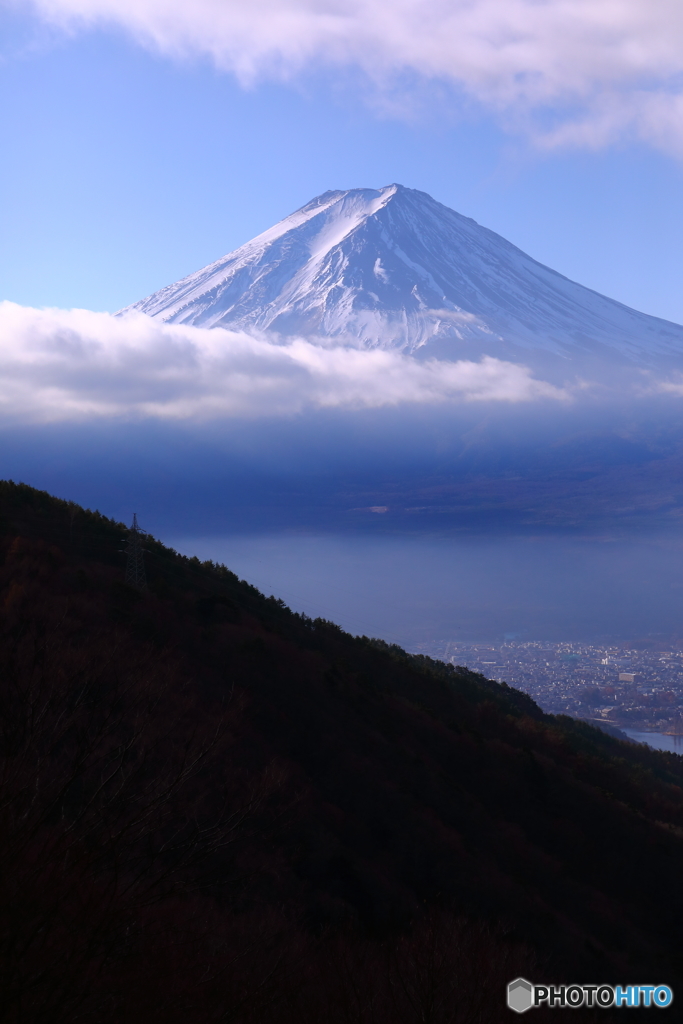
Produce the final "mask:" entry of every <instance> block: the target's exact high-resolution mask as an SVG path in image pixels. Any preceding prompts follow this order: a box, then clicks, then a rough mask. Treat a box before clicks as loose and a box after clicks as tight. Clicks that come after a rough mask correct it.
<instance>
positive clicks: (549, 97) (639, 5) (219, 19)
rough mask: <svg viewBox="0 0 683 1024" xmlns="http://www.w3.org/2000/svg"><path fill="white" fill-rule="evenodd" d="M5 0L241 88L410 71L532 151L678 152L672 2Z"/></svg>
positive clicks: (676, 0) (676, 35)
mask: <svg viewBox="0 0 683 1024" xmlns="http://www.w3.org/2000/svg"><path fill="white" fill-rule="evenodd" d="M6 2H8V0H6ZM9 2H12V0H9ZM14 2H15V4H18V5H21V6H24V7H31V8H33V9H35V10H37V11H38V12H39V13H40V15H41V16H42V17H43V18H45V19H47V20H48V21H49V22H50V23H52V24H53V25H58V26H60V27H62V28H65V29H67V30H72V31H73V30H76V29H78V28H80V27H84V26H90V25H99V24H105V25H106V24H114V25H117V26H121V27H123V28H125V29H126V30H128V31H129V32H130V33H132V34H133V36H134V37H135V38H136V39H137V40H138V41H140V42H141V43H143V44H144V45H147V46H151V47H153V48H154V49H156V50H157V51H160V52H162V53H164V54H168V55H170V56H173V57H187V56H196V55H200V56H208V57H210V58H211V59H212V60H213V61H214V63H215V64H216V65H217V66H218V67H219V68H221V69H224V70H227V71H230V72H232V73H233V74H235V75H236V76H237V77H238V78H239V79H240V80H241V81H242V82H243V83H244V84H249V83H252V82H253V81H255V80H257V79H259V78H262V77H271V78H272V77H277V78H281V79H287V78H291V77H293V76H295V75H296V74H298V73H300V72H301V71H303V70H306V69H307V68H310V67H316V66H318V67H319V66H337V67H339V66H344V65H346V66H349V65H355V66H360V67H361V68H362V69H363V70H364V71H365V72H366V73H367V75H368V77H369V79H371V80H373V81H374V82H375V83H377V84H379V85H383V86H386V85H387V84H390V83H392V82H393V83H394V85H395V81H396V78H397V77H400V76H401V75H402V74H404V73H405V72H408V73H409V74H412V75H415V74H417V75H418V76H420V77H426V78H428V79H437V80H440V81H442V82H443V81H446V82H449V83H452V84H454V85H455V86H456V87H457V88H458V89H459V90H462V91H463V93H464V95H465V96H466V97H469V98H470V99H474V100H475V101H476V102H478V103H482V104H484V105H485V106H486V107H488V108H489V109H492V110H494V111H496V112H498V113H499V114H501V115H502V116H503V117H504V121H505V123H506V124H507V126H508V127H513V128H517V129H519V128H523V129H524V130H526V131H527V132H531V134H532V135H534V137H535V138H536V141H538V142H539V143H540V144H542V145H558V144H574V145H587V146H599V145H603V144H605V143H608V142H611V141H612V140H614V139H616V138H619V137H623V136H624V135H626V136H634V137H637V138H640V139H643V140H645V141H647V142H649V143H652V144H654V145H657V146H659V147H661V148H663V149H666V150H669V151H675V152H677V153H678V154H679V155H680V154H683V127H682V126H683V119H682V118H681V114H682V113H683V89H682V87H681V71H682V70H683V6H682V5H681V3H680V0H654V2H653V0H392V3H391V4H390V5H387V4H386V3H382V2H380V0H345V2H344V3H339V2H338V0H251V2H250V3H248V4H245V3H244V2H243V0H192V2H191V3H188V2H187V0H14ZM549 111H550V112H551V113H552V116H550V117H548V112H549ZM537 114H540V115H542V116H541V117H535V116H534V115H537Z"/></svg>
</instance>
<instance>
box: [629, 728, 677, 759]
mask: <svg viewBox="0 0 683 1024" xmlns="http://www.w3.org/2000/svg"><path fill="white" fill-rule="evenodd" d="M621 731H622V732H625V733H626V735H627V736H628V737H629V739H632V740H635V741H636V743H647V744H649V746H651V747H654V748H655V750H668V751H670V752H671V753H674V754H683V736H666V735H664V733H660V732H637V731H636V730H635V729H622V730H621Z"/></svg>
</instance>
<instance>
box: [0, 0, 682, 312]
mask: <svg viewBox="0 0 683 1024" xmlns="http://www.w3.org/2000/svg"><path fill="white" fill-rule="evenodd" d="M92 3H93V5H94V6H95V7H96V6H97V0H92ZM68 4H69V0H64V4H63V6H64V5H66V6H67V7H68ZM53 6H54V5H53ZM56 6H57V8H59V6H60V5H59V3H57V5H56ZM81 6H83V5H82V4H81ZM87 6H88V4H87V3H85V7H86V8H87ZM110 6H112V5H111V4H110ZM113 6H114V7H115V8H116V7H117V4H116V2H114V3H113ZM118 6H119V7H120V8H121V11H122V12H123V13H122V15H121V18H122V19H123V20H122V21H121V19H120V21H121V23H120V24H116V25H113V26H111V25H109V26H107V27H106V28H105V27H102V26H99V27H89V28H84V29H82V30H79V31H73V30H72V31H71V32H70V33H65V32H64V31H62V30H61V29H60V30H58V29H56V28H55V27H54V25H52V26H50V27H46V24H45V20H44V19H42V20H41V19H40V18H38V17H37V16H35V15H34V14H33V13H32V9H31V10H30V8H31V5H30V4H28V3H20V4H14V5H11V6H9V7H8V6H5V7H4V8H3V14H2V18H3V23H4V28H5V30H6V31H5V33H4V38H5V43H4V55H3V58H2V63H1V64H0V83H1V84H0V88H1V89H2V94H3V96H4V97H5V99H4V102H3V104H2V110H1V112H0V133H1V137H2V139H3V140H4V144H3V150H4V153H3V159H2V161H1V162H0V194H2V195H3V196H4V197H5V199H4V202H3V203H2V208H1V209H0V225H1V228H0V230H1V231H2V238H3V246H2V252H1V254H0V298H3V299H10V300H12V301H14V302H18V303H21V304H24V305H33V306H43V305H54V306H60V307H72V306H80V307H85V308H90V309H98V310H115V309H117V308H119V307H121V306H123V305H125V304H127V303H129V302H132V301H134V300H136V299H138V298H141V297H142V296H144V295H145V294H148V293H149V292H151V291H153V290H155V289H157V288H158V287H160V286H162V285H164V284H167V283H170V282H171V281H173V280H176V279H177V278H179V277H181V276H183V275H184V274H186V273H188V272H190V271H192V270H195V269H197V268H199V267H200V266H203V265H204V264H206V263H208V262H210V261H211V260H213V259H215V258H217V257H218V256H220V255H222V254H224V253H225V252H228V251H229V250H230V249H232V248H234V247H236V246H237V245H239V244H241V243H242V242H244V241H246V240H247V239H249V238H250V237H252V236H253V235H254V234H256V233H258V232H259V231H261V230H263V229H264V228H266V227H268V226H269V225H270V224H272V223H273V222H275V221H276V220H278V219H280V218H281V217H283V216H285V215H286V214H288V213H289V212H291V211H292V210H293V209H295V208H296V207H298V206H300V205H301V204H303V203H304V202H306V201H307V200H308V199H310V198H311V197H312V196H313V195H316V194H318V193H320V192H322V191H325V190H326V189H328V188H346V187H355V186H360V185H363V186H371V187H379V186H381V185H385V184H388V183H390V182H392V181H400V182H401V183H403V184H406V185H408V186H410V187H414V188H419V189H422V190H424V191H427V192H429V193H431V194H432V195H433V196H434V197H435V198H437V199H439V200H440V201H441V202H444V203H446V204H447V205H449V206H451V207H453V208H455V209H457V210H458V211H460V212H462V213H464V214H467V215H469V216H472V217H474V218H475V219H476V220H478V221H479V222H480V223H482V224H485V225H486V226H488V227H491V228H492V229H494V230H496V231H498V232H499V233H500V234H502V235H504V236H505V237H507V238H509V239H510V240H511V241H513V242H514V243H515V244H517V245H519V246H520V247H521V248H522V249H524V250H525V251H527V252H529V253H530V254H531V255H532V256H534V257H535V258H537V259H539V260H540V261H542V262H544V263H546V264H548V265H550V266H552V267H553V268H554V269H557V270H559V271H560V272H562V273H564V274H566V275H567V276H569V277H572V278H574V279H575V280H578V281H580V282H581V283H583V284H586V285H588V286H590V287H592V288H595V289H597V290H599V291H602V292H603V293H605V294H608V295H610V296H612V297H614V298H617V299H619V300H620V301H622V302H625V303H627V304H629V305H632V306H634V307H636V308H638V309H642V310H643V311H645V312H649V313H653V314H656V315H658V316H663V317H666V318H670V319H674V320H677V321H683V294H682V292H681V288H680V280H681V272H682V270H683V256H682V253H681V245H680V238H681V235H682V233H683V232H682V229H683V188H682V187H681V185H682V184H683V180H682V166H681V162H680V160H679V159H678V155H677V153H675V152H665V151H663V150H664V148H665V147H663V146H662V145H661V140H660V141H659V142H658V143H657V144H656V145H652V144H648V141H647V140H646V139H643V138H638V137H637V134H638V133H634V131H633V130H632V129H629V128H628V127H627V128H624V129H623V130H619V131H614V132H612V134H611V135H609V134H608V137H606V138H603V139H598V142H597V144H596V142H595V139H593V138H591V139H589V140H588V142H586V140H585V139H583V138H580V139H579V141H578V143H577V142H576V140H574V141H573V142H571V140H570V142H571V144H569V145H557V144H554V145H553V146H551V147H549V146H548V145H547V144H546V143H545V142H543V143H542V144H541V143H539V141H538V138H537V137H536V136H534V135H533V133H532V134H531V135H530V132H529V130H527V129H526V128H522V129H520V128H519V125H518V119H517V120H515V117H513V115H512V114H508V115H506V117H502V118H501V116H499V113H498V112H497V111H496V110H494V109H492V108H491V104H490V103H489V105H488V106H487V105H486V103H482V102H480V99H481V98H480V97H479V96H475V97H474V99H473V98H472V96H471V95H470V96H467V97H465V98H463V94H462V89H461V88H460V86H459V84H458V83H456V84H454V83H453V82H450V81H447V80H444V79H443V76H442V78H441V80H439V81H436V80H430V79H429V77H428V76H427V77H425V76H424V75H422V76H421V77H420V76H418V77H413V78H408V77H406V75H404V78H405V81H402V82H401V83H400V84H399V86H397V85H396V83H395V81H394V82H393V84H392V91H391V95H390V96H389V97H387V94H386V93H385V92H382V90H381V89H379V90H378V89H377V88H376V87H375V86H374V85H372V86H371V85H369V84H368V82H367V78H366V77H364V76H363V74H362V73H360V72H354V69H353V68H352V67H342V68H341V69H340V68H329V67H325V66H324V62H322V64H321V62H318V63H317V64H316V65H315V66H312V67H307V68H304V69H303V70H302V71H300V72H298V73H296V74H292V75H290V76H289V80H288V81H279V80H277V76H275V78H274V77H273V76H272V75H269V74H267V73H263V74H261V75H260V76H257V77H256V80H255V81H253V82H248V83H246V84H244V83H243V84H240V83H239V82H238V81H237V80H236V78H235V74H234V73H233V72H234V69H233V68H231V67H225V68H217V67H216V58H215V55H214V56H212V55H211V54H209V53H207V52H202V47H201V45H199V46H198V52H194V53H191V54H189V55H188V54H183V55H181V56H180V57H178V56H177V54H174V53H171V54H169V53H165V52H159V47H158V46H157V47H156V48H150V46H149V45H140V44H139V43H138V42H136V41H135V40H134V39H132V38H131V36H130V33H129V32H128V31H127V26H126V22H125V17H124V15H125V14H126V2H125V0H121V3H120V4H119V5H118ZM143 6H144V5H143ZM161 6H162V7H163V6H164V5H163V4H162V5H161ZM167 6H168V7H169V8H172V7H173V2H172V0H169V2H168V5H167ZM191 6H192V5H190V7H191ZM199 6H201V5H199ZM227 6H228V7H230V6H231V5H230V4H227ZM285 6H286V5H285ZM294 6H296V3H295V4H294ZM454 6H457V4H455V3H454ZM481 6H482V7H485V6H486V4H481ZM627 6H628V5H627ZM636 6H637V5H636ZM551 7H552V4H551ZM197 9H199V8H197ZM53 21H54V19H53ZM169 45H170V44H169ZM162 49H163V47H162ZM167 49H168V46H167ZM205 49H206V47H205ZM627 98H628V97H627ZM548 110H550V115H549V114H548ZM553 113H554V112H553V110H552V103H551V104H550V106H548V104H546V107H545V109H544V116H545V117H548V116H551V115H553ZM641 135H642V132H641Z"/></svg>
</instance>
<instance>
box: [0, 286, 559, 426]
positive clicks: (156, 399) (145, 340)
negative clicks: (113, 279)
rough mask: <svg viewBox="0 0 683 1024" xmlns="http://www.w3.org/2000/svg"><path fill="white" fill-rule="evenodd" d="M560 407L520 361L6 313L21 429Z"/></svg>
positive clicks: (104, 318)
mask: <svg viewBox="0 0 683 1024" xmlns="http://www.w3.org/2000/svg"><path fill="white" fill-rule="evenodd" d="M543 398H545V399H552V400H560V401H565V400H567V398H568V394H567V392H565V391H563V390H562V389H559V388H556V387H554V386H553V385H552V384H549V383H546V382H544V381H540V380H537V379H535V378H534V377H533V375H532V373H531V371H530V370H529V369H528V368H527V367H525V366H520V365H517V364H514V363H509V362H504V361H501V360H499V359H493V358H490V357H486V356H485V357H484V358H483V359H482V360H481V362H470V361H466V360H461V361H459V362H444V361H437V360H429V361H426V362H422V363H419V362H416V361H415V360H413V359H411V358H409V357H406V356H402V355H400V354H398V353H395V352H384V351H370V352H365V351H358V350H356V349H345V348H323V347H319V346H316V345H313V344H311V343H310V342H307V341H303V340H300V339H297V340H294V341H293V342H291V343H288V344H277V343H275V342H274V341H271V340H269V339H268V338H266V337H252V336H250V335H247V334H238V333H233V332H230V331H225V330H222V329H214V330H211V331H206V330H201V329H198V328H194V327H177V326H169V325H165V324H160V323H158V322H156V321H153V320H151V319H150V318H149V317H146V316H144V314H134V315H129V316H126V317H114V316H111V315H109V314H108V313H93V312H89V311H88V310H71V311H66V310H56V309H51V310H37V309H29V308H26V307H22V306H18V305H16V304H14V303H11V302H4V303H0V413H2V414H4V416H5V417H10V418H14V419H17V420H20V421H23V422H46V421H47V422H49V421H59V420H68V419H74V418H81V419H82V418H88V417H103V416H104V417H127V418H130V417H155V418H164V419H204V420H206V419H212V418H220V417H225V416H228V417H234V416H246V417H255V416H256V417H258V416H273V415H281V414H291V413H297V412H302V411H305V410H306V409H316V408H334V407H337V408H344V407H346V408H378V407H382V406H391V405H397V404H399V403H403V402H409V403H427V404H434V403H437V404H438V403H445V402H482V401H494V402H506V403H510V402H515V403H519V402H529V401H533V400H537V399H543Z"/></svg>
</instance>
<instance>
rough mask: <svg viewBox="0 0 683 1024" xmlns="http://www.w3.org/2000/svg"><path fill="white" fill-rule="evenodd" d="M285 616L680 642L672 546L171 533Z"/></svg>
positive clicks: (677, 557)
mask: <svg viewBox="0 0 683 1024" xmlns="http://www.w3.org/2000/svg"><path fill="white" fill-rule="evenodd" d="M165 539H166V541H167V543H170V544H171V545H172V546H173V547H175V548H177V549H178V550H180V551H182V552H183V553H185V554H188V555H197V556H198V557H199V558H201V559H208V558H210V559H212V560H214V561H218V562H224V563H225V564H226V565H228V566H229V567H230V568H231V569H232V570H233V571H234V572H236V573H237V574H238V575H239V576H240V578H244V579H247V580H249V582H251V583H253V584H254V585H255V586H257V587H258V588H259V589H260V590H262V591H264V592H265V593H266V594H275V595H276V596H277V597H281V598H283V600H284V601H285V602H286V603H287V604H288V605H289V606H290V607H291V608H293V609H295V610H297V611H302V612H306V613H307V614H308V615H311V616H314V617H315V616H321V617H323V618H327V619H332V620H333V621H335V622H338V623H339V624H340V625H341V626H343V627H344V628H345V629H347V630H349V631H350V632H352V633H365V634H367V635H371V636H378V637H382V638H384V639H386V640H388V641H393V642H396V643H399V644H401V645H402V646H405V647H408V648H411V647H414V646H415V645H417V644H423V643H430V642H431V641H441V640H446V641H448V640H502V639H504V638H506V637H507V638H508V639H520V640H525V639H527V640H556V641H563V640H596V641H601V640H604V641H605V642H607V641H609V640H610V639H634V638H643V637H648V636H649V637H657V636H659V637H668V636H671V635H672V634H677V635H683V540H681V539H679V538H677V537H671V536H669V537H651V538H642V537H640V538H637V539H631V540H629V539H624V538H614V537H610V536H595V537H566V536H565V537H552V536H541V537H493V538H490V537H487V538H484V537H462V538H452V537H424V536H376V537H368V536H357V535H356V536H348V535H346V536H345V535H320V534H305V535H304V534H293V533H289V534H288V533H280V534H273V533H269V534H263V535H250V536H237V535H230V536H211V537H207V536H203V537H188V536H180V537H179V536H176V537H175V538H173V537H168V538H165Z"/></svg>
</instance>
